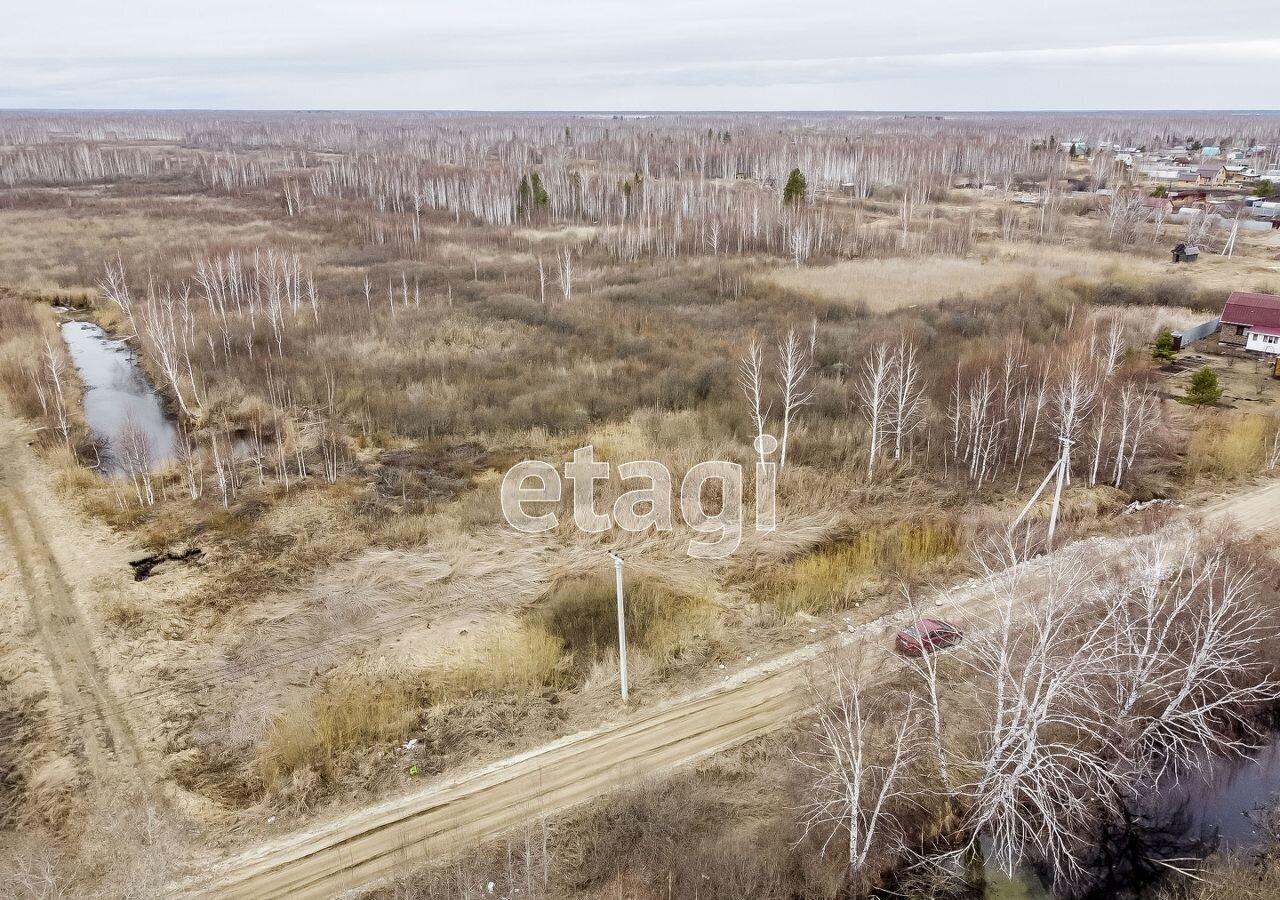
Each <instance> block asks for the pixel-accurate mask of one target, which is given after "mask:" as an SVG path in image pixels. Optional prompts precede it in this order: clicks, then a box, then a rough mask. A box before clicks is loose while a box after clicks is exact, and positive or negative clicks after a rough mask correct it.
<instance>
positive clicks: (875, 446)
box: [854, 344, 894, 476]
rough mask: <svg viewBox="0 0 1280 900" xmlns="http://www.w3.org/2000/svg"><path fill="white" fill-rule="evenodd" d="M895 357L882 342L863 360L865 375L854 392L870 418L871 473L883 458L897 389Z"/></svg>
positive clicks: (859, 380) (868, 471)
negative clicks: (887, 426) (890, 406)
mask: <svg viewBox="0 0 1280 900" xmlns="http://www.w3.org/2000/svg"><path fill="white" fill-rule="evenodd" d="M893 375H894V356H893V352H892V351H891V350H890V349H889V346H888V345H887V344H878V345H876V347H875V348H874V349H872V351H871V352H870V353H869V354H868V355H867V357H866V359H864V360H863V362H862V374H861V375H860V376H859V377H858V379H857V380H856V381H855V382H854V392H855V393H856V394H857V396H858V399H859V400H860V401H861V402H862V414H863V416H864V417H865V418H866V420H867V428H868V431H869V436H870V442H871V443H870V447H869V448H868V450H867V475H868V476H870V475H872V474H873V473H874V472H875V467H876V462H877V461H878V460H879V458H880V453H881V452H882V451H881V442H882V440H883V438H884V432H885V428H886V425H887V422H886V419H887V412H888V408H889V402H890V395H891V392H892V388H893Z"/></svg>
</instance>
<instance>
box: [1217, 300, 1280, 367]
mask: <svg viewBox="0 0 1280 900" xmlns="http://www.w3.org/2000/svg"><path fill="white" fill-rule="evenodd" d="M1220 319H1221V331H1219V333H1218V346H1219V347H1221V348H1222V349H1223V350H1243V351H1246V352H1249V353H1258V354H1263V355H1267V356H1280V296H1277V295H1275V294H1253V293H1250V292H1248V291H1235V292H1234V293H1232V295H1231V296H1230V297H1228V298H1227V303H1226V305H1225V306H1224V307H1223V308H1222V315H1221V317H1220Z"/></svg>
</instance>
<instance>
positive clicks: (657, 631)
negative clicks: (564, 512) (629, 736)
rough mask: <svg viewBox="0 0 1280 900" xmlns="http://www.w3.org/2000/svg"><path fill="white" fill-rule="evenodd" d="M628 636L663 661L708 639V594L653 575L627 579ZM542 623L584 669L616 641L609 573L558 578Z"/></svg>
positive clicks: (613, 647)
mask: <svg viewBox="0 0 1280 900" xmlns="http://www.w3.org/2000/svg"><path fill="white" fill-rule="evenodd" d="M623 596H624V600H625V604H626V613H627V615H626V620H627V641H628V644H629V646H631V647H633V648H635V649H638V650H640V651H642V652H644V653H645V654H647V655H648V656H649V657H650V658H651V659H653V660H654V662H656V663H658V665H659V666H660V667H661V666H664V665H669V664H670V663H672V662H674V661H676V660H678V659H680V658H682V657H683V656H685V655H686V654H687V653H689V652H690V651H691V650H692V649H694V648H695V647H697V646H698V645H700V644H702V643H704V642H705V640H706V638H707V637H708V635H709V632H710V630H711V626H712V625H713V623H714V606H713V605H712V603H711V602H710V601H709V600H706V599H704V598H701V597H691V596H689V595H687V594H682V593H680V592H678V591H674V590H672V589H671V588H669V587H667V586H666V585H664V584H662V583H661V582H658V581H656V580H654V579H651V578H630V579H628V580H627V582H626V583H625V584H624V588H623ZM536 615H537V621H538V622H539V623H540V624H541V627H543V628H545V629H546V630H547V631H548V632H549V633H551V634H553V635H555V636H556V637H557V638H558V639H559V640H561V641H562V642H563V645H564V648H565V650H566V651H567V652H568V653H570V654H571V655H572V658H573V666H574V668H575V669H578V670H579V671H586V670H587V669H589V668H590V667H591V664H592V663H593V662H595V661H596V660H597V659H599V658H600V657H601V656H603V655H605V654H610V653H615V652H616V651H617V647H618V619H617V616H618V607H617V594H616V588H615V584H614V580H613V577H612V576H611V575H605V574H600V575H586V576H577V577H574V578H570V579H566V580H564V581H561V582H559V583H557V584H556V586H555V587H554V589H553V590H552V592H551V600H550V602H549V603H548V604H547V606H546V607H545V608H544V609H543V610H541V611H539V612H538V613H537V614H536Z"/></svg>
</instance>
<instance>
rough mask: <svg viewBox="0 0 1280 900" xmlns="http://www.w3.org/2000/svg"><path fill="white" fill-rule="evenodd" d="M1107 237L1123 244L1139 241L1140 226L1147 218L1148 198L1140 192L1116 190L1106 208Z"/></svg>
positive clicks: (1123, 189) (1128, 189) (1125, 189)
mask: <svg viewBox="0 0 1280 900" xmlns="http://www.w3.org/2000/svg"><path fill="white" fill-rule="evenodd" d="M1103 212H1104V215H1105V217H1106V222H1107V237H1108V238H1110V239H1111V240H1113V241H1116V242H1118V243H1121V244H1126V245H1128V244H1133V243H1134V242H1136V241H1137V240H1138V226H1139V225H1140V224H1141V223H1142V221H1143V219H1144V218H1145V216H1146V197H1145V196H1144V195H1143V193H1142V192H1141V191H1139V190H1134V189H1132V188H1116V189H1115V190H1114V191H1113V192H1112V194H1111V196H1110V197H1109V198H1108V199H1107V203H1106V206H1105V207H1104V210H1103Z"/></svg>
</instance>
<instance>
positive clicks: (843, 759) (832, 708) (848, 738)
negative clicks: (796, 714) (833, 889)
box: [794, 660, 920, 876]
mask: <svg viewBox="0 0 1280 900" xmlns="http://www.w3.org/2000/svg"><path fill="white" fill-rule="evenodd" d="M860 679H861V676H860V673H859V672H858V666H857V663H856V662H855V661H849V660H833V662H832V665H831V669H830V671H829V672H826V673H824V677H823V679H822V681H823V686H824V688H826V689H827V690H821V691H820V690H818V689H816V688H815V689H814V694H815V704H814V717H815V723H814V725H813V729H812V734H811V735H810V737H811V744H810V746H809V747H808V748H806V749H803V750H801V751H799V752H798V753H795V754H794V759H795V761H796V763H797V764H798V766H799V768H800V770H801V772H802V773H803V775H804V777H805V779H806V791H807V794H808V796H807V799H806V802H805V804H804V808H803V814H802V823H803V827H804V831H805V834H806V835H808V834H814V835H816V836H818V837H820V838H822V840H823V843H822V848H823V851H824V852H826V850H827V849H828V848H829V847H830V846H831V844H832V842H834V841H835V840H836V839H837V838H838V837H841V836H842V837H843V838H844V840H845V842H846V848H845V849H846V850H847V852H848V857H847V858H848V865H849V873H850V875H851V876H856V875H858V874H859V873H861V872H862V870H863V867H864V866H865V865H866V862H867V859H868V857H869V856H870V854H871V853H872V852H873V851H875V850H877V849H884V850H886V851H887V852H888V853H890V854H891V855H897V854H898V853H900V852H901V849H902V846H903V833H902V826H901V823H900V821H899V820H898V815H897V814H898V811H899V808H900V807H901V806H902V805H903V804H904V803H906V802H908V798H909V797H910V790H909V786H908V782H907V779H906V774H907V771H908V770H909V768H910V767H911V765H912V764H913V763H914V761H915V760H916V758H917V757H918V755H919V751H920V745H919V740H918V738H917V736H916V731H917V730H918V728H919V716H918V714H917V710H916V707H915V702H914V701H913V700H912V699H911V698H910V697H909V696H908V697H907V698H906V699H905V704H906V706H905V709H903V708H900V707H893V706H889V705H885V703H884V701H885V700H886V699H887V698H885V697H884V695H883V694H882V693H878V694H876V695H869V694H868V693H867V692H866V691H865V690H864V688H863V686H862V684H861V681H860ZM828 691H829V694H828ZM893 700H894V701H897V702H902V698H893Z"/></svg>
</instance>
